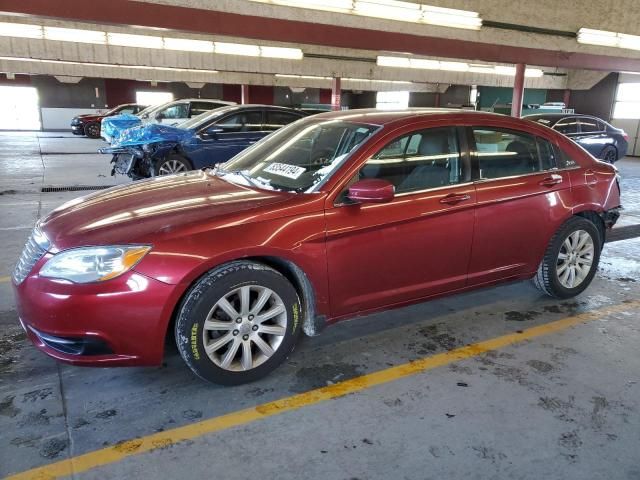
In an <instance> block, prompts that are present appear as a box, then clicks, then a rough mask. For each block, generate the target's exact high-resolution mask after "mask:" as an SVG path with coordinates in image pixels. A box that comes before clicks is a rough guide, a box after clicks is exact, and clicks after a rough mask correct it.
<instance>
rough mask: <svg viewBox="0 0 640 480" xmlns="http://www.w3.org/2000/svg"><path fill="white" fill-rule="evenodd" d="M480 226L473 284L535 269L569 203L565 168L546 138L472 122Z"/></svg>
mask: <svg viewBox="0 0 640 480" xmlns="http://www.w3.org/2000/svg"><path fill="white" fill-rule="evenodd" d="M471 130H472V134H471V135H470V137H471V139H472V140H474V141H475V145H476V150H475V151H474V152H473V156H474V157H475V159H476V162H477V167H478V169H479V180H478V181H477V182H476V195H477V205H476V226H475V231H474V239H473V247H472V251H473V257H472V259H471V263H470V266H469V284H482V283H487V282H492V281H496V280H500V279H504V278H508V277H513V276H518V275H523V274H529V273H533V272H535V270H536V268H537V267H538V262H539V261H540V259H541V258H542V255H543V253H544V251H545V249H546V248H547V244H548V241H549V239H550V238H551V237H552V235H553V232H555V231H556V230H557V229H558V227H559V225H560V223H561V222H562V221H563V219H565V218H567V215H568V211H569V210H570V206H569V205H570V202H567V201H565V198H564V196H565V195H567V194H568V192H569V189H570V187H571V185H570V180H569V174H568V172H567V171H563V170H558V169H557V168H556V158H555V149H554V147H553V146H552V145H551V143H550V142H549V141H547V140H545V139H542V138H539V137H535V136H533V135H530V134H528V133H524V132H518V131H513V130H508V129H504V128H494V127H474V128H472V129H471Z"/></svg>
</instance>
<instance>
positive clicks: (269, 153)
mask: <svg viewBox="0 0 640 480" xmlns="http://www.w3.org/2000/svg"><path fill="white" fill-rule="evenodd" d="M378 128H379V126H377V125H368V124H360V123H351V122H345V121H342V120H331V119H324V120H323V119H317V118H313V117H310V118H307V119H304V120H299V121H297V122H294V123H292V124H290V125H288V126H286V127H284V128H282V129H280V130H278V131H277V132H275V133H273V134H271V135H269V136H268V137H266V138H265V139H263V140H262V141H260V142H258V143H256V144H255V145H253V146H252V147H251V148H249V149H247V150H244V151H243V152H241V153H239V154H238V155H236V156H235V157H233V158H232V159H231V160H229V161H228V162H226V163H225V164H223V165H222V166H221V167H220V168H218V169H217V170H216V174H217V175H219V176H221V177H222V178H224V179H225V180H227V181H230V182H233V183H241V184H244V185H252V186H255V187H259V188H260V187H261V188H266V189H271V190H285V191H291V192H299V193H302V192H313V191H315V189H316V188H318V187H319V186H320V185H321V184H323V183H324V182H325V181H326V180H327V179H328V178H329V177H330V176H331V175H332V173H333V172H334V171H336V170H337V169H338V168H339V167H340V166H341V165H342V164H343V163H344V162H345V161H346V159H347V158H348V157H349V155H350V154H351V153H353V152H354V151H355V150H356V149H357V148H358V147H359V146H360V145H361V144H362V143H363V142H364V141H365V140H366V139H367V138H369V137H370V136H371V135H372V134H373V133H374V132H375V131H376V130H377V129H378Z"/></svg>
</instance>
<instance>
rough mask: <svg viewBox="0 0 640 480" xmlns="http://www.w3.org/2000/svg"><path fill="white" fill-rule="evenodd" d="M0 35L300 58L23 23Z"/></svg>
mask: <svg viewBox="0 0 640 480" xmlns="http://www.w3.org/2000/svg"><path fill="white" fill-rule="evenodd" d="M0 36H6V37H17V38H35V39H45V40H58V41H67V42H77V43H94V44H100V45H115V46H119V47H135V48H156V49H165V50H176V51H183V52H201V53H220V54H224V55H241V56H250V57H264V58H282V59H288V60H301V59H302V58H304V53H303V52H302V50H301V49H299V48H291V47H271V46H268V45H249V44H245V43H227V42H211V41H208V40H196V39H191V38H172V37H156V36H151V35H134V34H130V33H117V32H104V31H99V30H82V29H77V28H62V27H42V26H40V25H29V24H23V23H9V22H0Z"/></svg>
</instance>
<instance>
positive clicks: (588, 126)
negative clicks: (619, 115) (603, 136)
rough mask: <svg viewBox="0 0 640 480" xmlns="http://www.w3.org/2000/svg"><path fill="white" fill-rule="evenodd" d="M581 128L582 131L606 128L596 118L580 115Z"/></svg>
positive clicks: (591, 131) (592, 131)
mask: <svg viewBox="0 0 640 480" xmlns="http://www.w3.org/2000/svg"><path fill="white" fill-rule="evenodd" d="M580 130H581V131H582V133H595V132H601V131H602V130H604V129H603V128H602V124H601V123H600V122H599V121H598V120H596V119H595V118H588V117H580Z"/></svg>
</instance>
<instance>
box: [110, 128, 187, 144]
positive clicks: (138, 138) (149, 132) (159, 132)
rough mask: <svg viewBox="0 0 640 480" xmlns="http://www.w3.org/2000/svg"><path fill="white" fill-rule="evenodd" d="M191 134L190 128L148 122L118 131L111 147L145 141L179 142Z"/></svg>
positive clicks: (145, 142) (143, 142)
mask: <svg viewBox="0 0 640 480" xmlns="http://www.w3.org/2000/svg"><path fill="white" fill-rule="evenodd" d="M192 135H193V132H192V131H191V130H185V129H183V128H178V127H172V126H169V125H161V124H159V123H150V124H146V125H138V126H137V127H132V128H129V129H127V130H124V131H122V132H120V133H119V135H118V136H117V137H116V138H115V139H114V140H113V143H112V146H113V147H133V146H136V145H144V144H147V143H157V142H180V141H182V140H185V139H186V138H189V137H191V136H192Z"/></svg>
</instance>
